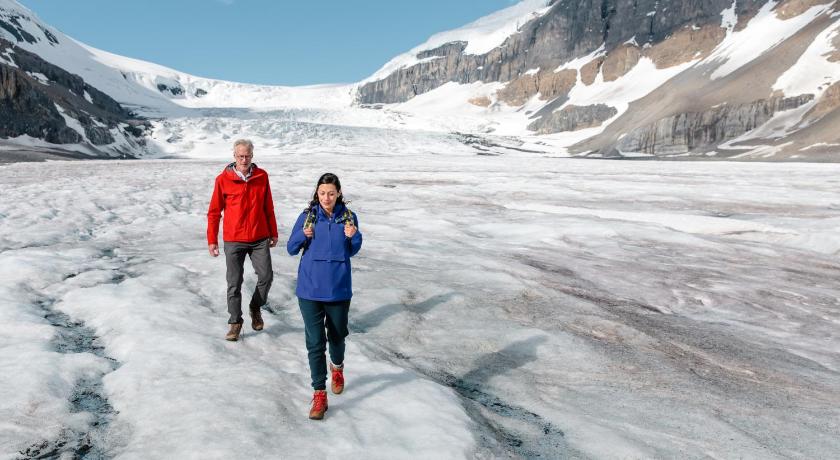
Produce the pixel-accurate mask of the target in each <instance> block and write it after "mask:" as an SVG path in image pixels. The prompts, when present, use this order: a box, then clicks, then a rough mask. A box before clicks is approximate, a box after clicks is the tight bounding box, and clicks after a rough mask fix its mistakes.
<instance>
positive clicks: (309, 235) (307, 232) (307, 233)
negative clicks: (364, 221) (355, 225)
mask: <svg viewBox="0 0 840 460" xmlns="http://www.w3.org/2000/svg"><path fill="white" fill-rule="evenodd" d="M345 233H347V232H346V230H345ZM303 234H304V235H305V236H306V237H307V238H312V235H314V234H315V232H313V231H312V227H309V228H304V229H303Z"/></svg>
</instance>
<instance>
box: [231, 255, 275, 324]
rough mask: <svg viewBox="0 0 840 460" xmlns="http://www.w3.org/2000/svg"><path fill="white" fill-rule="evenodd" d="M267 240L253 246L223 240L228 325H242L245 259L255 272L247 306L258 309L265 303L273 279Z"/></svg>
mask: <svg viewBox="0 0 840 460" xmlns="http://www.w3.org/2000/svg"><path fill="white" fill-rule="evenodd" d="M269 249H270V248H269V246H268V238H266V239H264V240H259V241H254V242H253V243H240V242H237V241H225V263H226V264H227V305H228V313H230V319H229V320H228V323H229V324H237V323H241V322H242V278H243V275H244V273H245V256H246V255H247V256H251V265H253V267H254V271H255V272H256V273H257V287H256V289H254V295H253V296H252V297H251V303H250V304H249V307H251V308H259V307H262V306H263V305H265V304H266V302H267V300H268V290H269V289H270V288H271V281H272V279H274V271H273V270H272V269H271V253H270V252H269Z"/></svg>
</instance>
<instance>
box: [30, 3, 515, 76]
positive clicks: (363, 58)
mask: <svg viewBox="0 0 840 460" xmlns="http://www.w3.org/2000/svg"><path fill="white" fill-rule="evenodd" d="M18 1H20V3H22V4H23V5H25V6H26V7H28V8H29V9H31V10H32V11H34V12H35V14H37V15H38V16H39V17H40V18H41V19H42V20H43V21H45V22H47V23H48V24H50V25H52V26H53V27H56V28H58V29H59V30H61V31H62V32H64V33H65V34H67V35H69V36H71V37H73V38H75V39H77V40H79V41H82V42H84V43H87V44H89V45H91V46H94V47H96V48H100V49H104V50H106V51H110V52H112V53H116V54H121V55H124V56H129V57H134V58H138V59H143V60H146V61H151V62H155V63H158V64H161V65H165V66H167V67H172V68H175V69H178V70H181V71H184V72H188V73H191V74H194V75H198V76H202V77H210V78H219V79H223V80H232V81H240V82H248V83H260V84H275V85H306V84H317V83H345V82H353V81H358V80H360V79H362V78H365V77H366V76H368V75H370V74H372V73H373V72H375V71H376V70H377V69H378V68H379V67H381V66H382V65H383V64H385V62H387V61H388V60H389V59H391V58H392V57H394V56H396V55H397V54H400V53H403V52H405V51H407V50H409V49H411V48H413V47H414V46H416V45H418V44H420V43H422V42H424V41H426V39H427V38H428V37H429V36H430V35H432V34H434V33H437V32H441V31H444V30H448V29H453V28H456V27H459V26H462V25H464V24H466V23H469V22H471V21H473V20H475V19H478V18H480V17H481V16H484V15H487V14H489V13H492V12H494V11H497V10H500V9H502V8H505V7H507V6H510V5H512V4H514V3H516V1H515V0H422V1H406V0H355V1H354V0H343V1H341V0H319V1H305V0H298V1H288V0H275V1H269V0H264V1H263V0H174V1H173V0H135V1H128V0H78V1H69V0H18Z"/></svg>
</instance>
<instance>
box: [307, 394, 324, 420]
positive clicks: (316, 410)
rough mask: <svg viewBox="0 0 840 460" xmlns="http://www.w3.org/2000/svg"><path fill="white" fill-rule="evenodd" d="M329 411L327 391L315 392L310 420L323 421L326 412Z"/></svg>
mask: <svg viewBox="0 0 840 460" xmlns="http://www.w3.org/2000/svg"><path fill="white" fill-rule="evenodd" d="M326 411H327V391H326V390H315V394H314V395H312V409H309V418H310V419H312V420H321V419H322V418H324V412H326Z"/></svg>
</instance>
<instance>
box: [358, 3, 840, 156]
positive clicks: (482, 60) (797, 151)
mask: <svg viewBox="0 0 840 460" xmlns="http://www.w3.org/2000/svg"><path fill="white" fill-rule="evenodd" d="M524 3H530V5H529V7H530V12H529V14H527V15H522V14H521V13H522V11H511V13H510V14H508V15H507V20H508V24H509V23H510V22H512V21H513V20H515V21H516V27H515V29H514V30H513V31H511V33H510V34H509V35H508V36H506V37H505V38H504V39H503V40H501V41H499V43H498V44H496V45H495V46H492V47H489V49H487V48H488V47H487V46H485V47H484V48H485V49H480V47H474V48H476V49H473V50H470V49H469V48H470V46H471V44H472V43H471V42H472V41H473V40H475V41H478V42H481V41H484V42H486V41H487V39H486V36H485V35H482V33H477V32H476V30H479V32H482V31H481V30H480V29H481V28H482V26H483V24H481V23H480V22H477V23H475V24H473V25H471V26H467V27H465V28H464V29H463V30H460V31H452V32H450V33H447V34H441V35H440V36H436V37H432V38H431V39H430V40H429V42H427V43H426V44H424V45H421V46H419V47H417V48H415V49H413V50H412V51H411V52H409V53H406V54H405V55H402V56H399V57H397V58H395V60H394V61H392V62H390V63H388V64H387V65H386V66H385V67H384V68H383V70H381V71H380V72H377V73H376V74H375V75H374V76H373V77H372V78H370V79H368V80H366V81H364V82H362V84H360V86H359V88H358V91H357V100H358V102H359V103H360V104H362V105H365V106H370V105H376V104H388V106H387V107H390V108H392V109H397V110H398V109H399V107H401V106H405V107H406V108H407V110H409V111H410V110H411V109H412V108H413V107H417V106H420V105H422V106H423V107H424V108H426V109H427V111H434V110H433V109H429V108H430V107H434V106H435V101H436V100H445V101H446V102H445V106H446V108H447V110H449V111H452V110H453V108H455V104H454V102H453V101H452V99H453V98H455V97H459V98H460V102H461V105H462V107H461V108H460V110H461V111H462V113H463V115H464V116H470V117H481V116H484V117H486V118H487V119H488V120H493V119H494V118H495V119H498V120H499V121H495V122H493V121H491V122H488V123H486V124H485V126H484V129H485V131H486V132H496V133H503V134H513V133H515V132H516V131H517V129H518V130H519V131H520V132H519V133H518V134H520V135H524V134H528V133H530V134H538V135H543V136H544V137H545V139H556V140H557V141H558V142H559V143H560V144H561V145H562V146H563V147H564V148H566V149H567V150H568V152H569V153H571V154H574V155H583V156H601V157H615V158H621V157H626V156H653V157H669V158H675V157H683V156H696V155H702V156H704V157H708V156H713V157H725V158H759V159H765V158H769V159H774V160H782V159H803V158H804V159H809V160H818V161H819V160H830V161H836V160H839V159H840V153H838V152H840V130H837V129H836V127H837V126H840V125H838V123H837V122H838V121H840V120H838V117H840V112H839V111H838V110H837V107H838V103H840V99H838V93H840V21H838V19H840V2H838V1H836V0H785V1H781V2H777V1H772V0H735V1H732V0H709V1H705V2H696V1H689V0H598V1H592V0H580V1H571V0H552V1H551V2H524ZM488 22H491V23H492V21H488ZM496 22H499V21H496ZM456 88H458V89H456ZM416 99H420V100H422V101H423V103H422V104H420V103H415V102H413V101H414V100H416ZM499 113H508V114H510V117H508V119H501V118H500V115H499ZM514 114H516V115H518V117H517V116H516V115H514ZM511 124H512V125H513V126H511Z"/></svg>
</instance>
